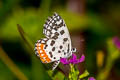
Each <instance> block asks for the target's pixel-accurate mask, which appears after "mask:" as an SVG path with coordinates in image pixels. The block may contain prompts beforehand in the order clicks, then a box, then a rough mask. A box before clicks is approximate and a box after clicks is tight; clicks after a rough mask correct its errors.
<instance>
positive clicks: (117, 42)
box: [113, 37, 120, 49]
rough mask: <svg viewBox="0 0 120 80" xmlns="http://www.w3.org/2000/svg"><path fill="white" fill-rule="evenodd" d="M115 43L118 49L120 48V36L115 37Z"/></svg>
mask: <svg viewBox="0 0 120 80" xmlns="http://www.w3.org/2000/svg"><path fill="white" fill-rule="evenodd" d="M113 43H114V44H115V46H116V47H117V48H118V49H120V39H119V38H118V37H114V38H113Z"/></svg>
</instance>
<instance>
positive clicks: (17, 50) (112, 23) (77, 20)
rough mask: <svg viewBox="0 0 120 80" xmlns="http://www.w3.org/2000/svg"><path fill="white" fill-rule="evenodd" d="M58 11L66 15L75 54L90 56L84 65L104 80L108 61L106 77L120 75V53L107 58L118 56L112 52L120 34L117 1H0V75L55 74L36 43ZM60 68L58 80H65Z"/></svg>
mask: <svg viewBox="0 0 120 80" xmlns="http://www.w3.org/2000/svg"><path fill="white" fill-rule="evenodd" d="M54 12H57V13H58V14H59V15H61V17H62V18H63V19H64V20H65V22H66V25H67V27H68V29H69V32H70V35H71V38H72V43H73V45H74V47H77V54H81V53H84V54H85V56H86V61H85V63H84V64H82V65H84V66H80V67H81V70H83V71H84V69H87V70H88V71H89V73H90V74H91V76H94V77H96V78H97V79H98V80H102V79H101V78H99V77H101V74H106V73H105V72H106V71H104V70H106V66H107V64H109V65H108V67H109V68H108V67H107V69H108V70H107V71H108V73H107V74H108V76H107V74H106V75H102V77H103V76H104V77H106V76H107V78H104V79H106V80H120V76H119V75H120V56H119V55H118V56H117V58H115V59H112V60H111V58H109V55H110V53H111V54H112V55H114V54H113V53H114V51H113V53H112V52H110V53H109V47H110V46H112V43H111V42H110V41H111V39H112V37H114V36H118V37H119V36H120V1H119V0H0V80H20V79H21V80H52V79H53V78H51V76H50V75H49V73H48V72H47V71H48V70H50V69H51V65H47V64H42V63H41V62H40V60H39V59H38V58H37V57H36V56H35V54H34V50H33V46H34V43H35V42H36V41H37V40H38V39H40V38H42V37H44V35H43V24H44V23H45V20H46V19H47V17H48V16H51V15H53V13H54ZM17 24H20V25H21V27H22V29H23V30H24V32H23V31H22V30H21V29H20V28H17ZM20 33H21V35H23V36H21V35H20ZM24 37H25V39H24ZM26 40H27V41H26ZM81 40H83V43H82V42H81ZM112 49H113V48H112ZM119 54H120V53H119ZM115 55H116V54H115ZM78 57H79V56H78ZM99 60H100V62H99ZM102 60H103V61H102ZM109 62H111V63H109ZM62 67H63V66H62ZM62 67H60V68H61V69H62ZM83 67H84V68H83ZM63 70H64V69H63ZM58 72H59V70H58V71H57V70H56V71H55V73H54V75H53V76H55V75H59V76H57V77H55V78H54V80H63V77H60V76H63V75H62V74H57V73H58ZM104 79H103V80H104Z"/></svg>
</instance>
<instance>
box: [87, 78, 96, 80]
mask: <svg viewBox="0 0 120 80" xmlns="http://www.w3.org/2000/svg"><path fill="white" fill-rule="evenodd" d="M88 80H96V79H95V78H94V77H89V78H88Z"/></svg>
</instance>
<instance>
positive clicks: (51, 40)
mask: <svg viewBox="0 0 120 80" xmlns="http://www.w3.org/2000/svg"><path fill="white" fill-rule="evenodd" d="M43 34H44V35H45V37H46V38H42V39H40V40H38V41H37V42H36V43H35V49H34V50H35V54H36V55H37V56H38V57H39V58H40V60H41V61H42V63H51V62H54V63H53V66H52V70H54V69H55V68H56V67H57V66H58V64H59V63H60V59H61V58H69V57H70V56H72V53H73V52H76V49H75V48H72V44H71V38H70V35H69V31H68V29H67V26H66V24H65V21H64V20H63V19H62V18H61V16H59V15H58V14H57V13H54V14H53V16H51V17H48V19H47V20H46V22H45V24H44V28H43Z"/></svg>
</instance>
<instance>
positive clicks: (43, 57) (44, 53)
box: [37, 43, 51, 63]
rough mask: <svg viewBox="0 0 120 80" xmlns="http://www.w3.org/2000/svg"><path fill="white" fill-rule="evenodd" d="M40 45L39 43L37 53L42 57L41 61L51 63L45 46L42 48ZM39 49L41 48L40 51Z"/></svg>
mask: <svg viewBox="0 0 120 80" xmlns="http://www.w3.org/2000/svg"><path fill="white" fill-rule="evenodd" d="M39 44H40V43H37V51H38V53H39V55H40V59H41V61H42V62H43V63H49V62H50V61H51V60H50V58H49V57H48V55H47V54H46V52H45V50H44V44H41V45H40V46H39ZM39 47H40V49H39ZM40 50H41V51H42V52H41V53H40Z"/></svg>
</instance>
